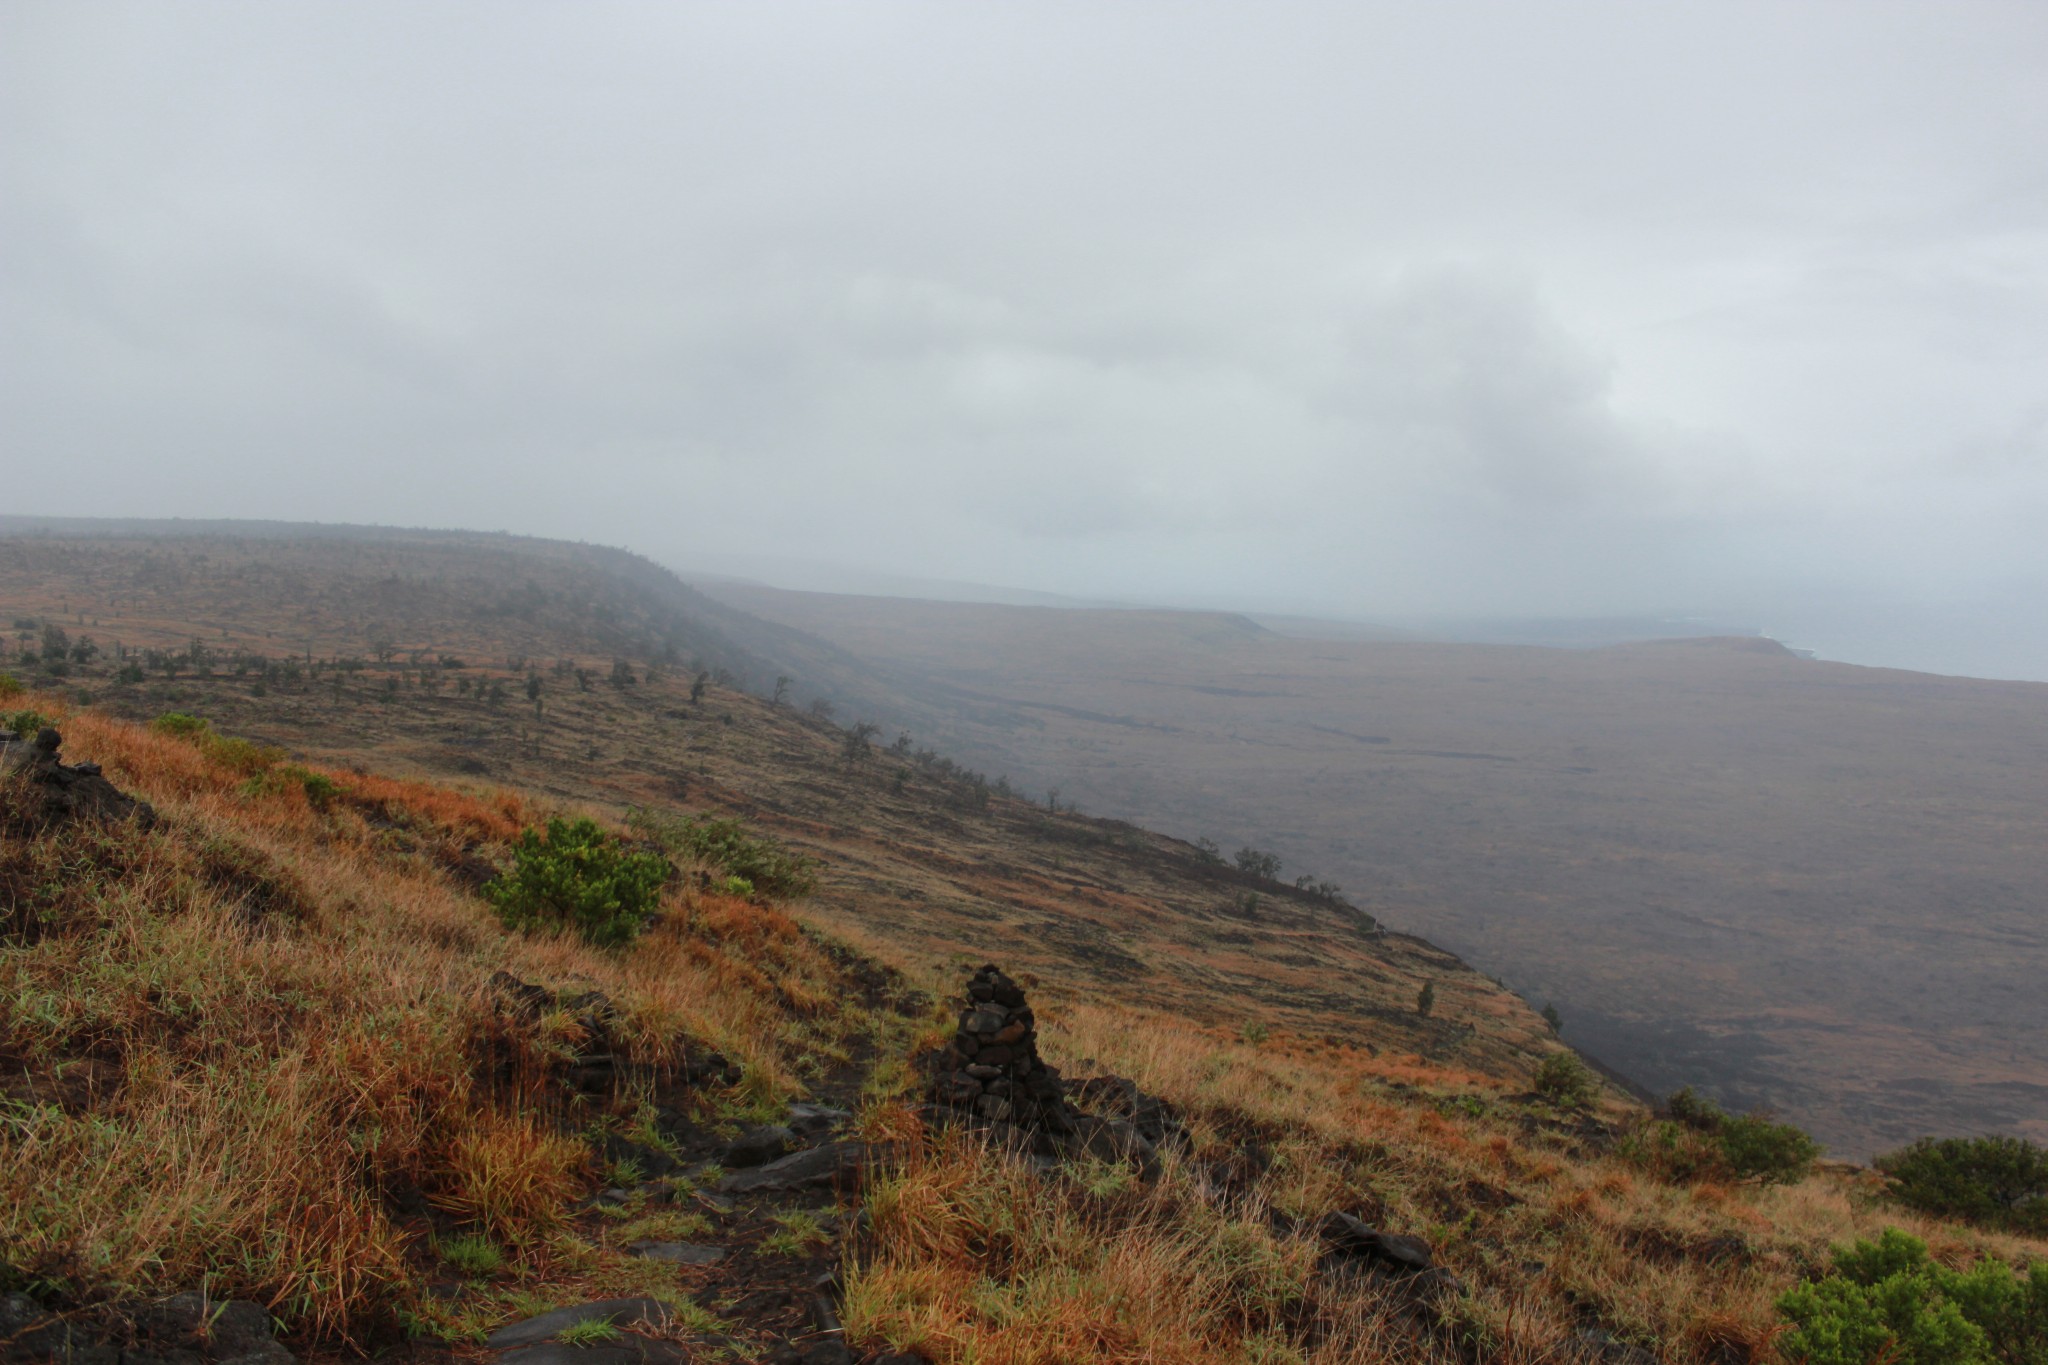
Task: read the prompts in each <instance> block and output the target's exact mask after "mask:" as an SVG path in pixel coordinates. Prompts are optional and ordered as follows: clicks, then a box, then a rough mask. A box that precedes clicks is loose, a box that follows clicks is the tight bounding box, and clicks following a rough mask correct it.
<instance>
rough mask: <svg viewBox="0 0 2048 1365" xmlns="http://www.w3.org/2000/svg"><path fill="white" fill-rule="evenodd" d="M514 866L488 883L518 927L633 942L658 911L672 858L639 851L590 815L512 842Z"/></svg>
mask: <svg viewBox="0 0 2048 1365" xmlns="http://www.w3.org/2000/svg"><path fill="white" fill-rule="evenodd" d="M512 858H513V868H512V871H511V872H509V873H507V874H506V875H505V876H503V877H500V878H499V879H498V880H497V881H495V882H492V883H491V884H490V885H489V886H487V887H485V888H484V895H485V896H486V897H487V898H488V899H489V900H490V902H491V904H492V905H493V906H494V907H495V908H496V909H497V911H498V917H499V918H500V919H502V920H504V922H505V924H506V926H507V927H509V928H512V929H522V930H525V929H573V930H575V931H576V932H577V933H578V934H580V935H581V936H582V937H583V938H584V939H585V940H586V941H587V942H590V943H593V944H596V945H598V946H599V947H613V946H616V945H618V944H622V943H628V942H631V941H632V939H633V938H634V936H635V935H637V934H638V933H639V932H640V929H641V926H642V925H643V924H644V923H645V922H646V918H647V916H648V915H649V914H651V913H652V912H653V910H654V907H655V905H656V903H657V900H658V898H659V896H660V894H661V886H662V883H663V882H665V881H667V880H668V876H669V871H670V869H669V865H668V862H667V860H665V859H663V858H662V857H660V856H659V855H657V854H653V853H635V852H632V851H631V850H628V849H626V848H624V847H622V846H621V845H620V843H619V841H618V840H617V839H614V838H613V837H612V836H611V835H609V834H606V833H605V832H604V831H603V830H601V829H599V828H598V827H597V822H596V821H594V820H589V819H579V820H574V821H570V820H564V819H563V818H562V817H560V816H556V817H555V818H554V819H552V820H550V821H548V826H547V831H546V832H545V833H542V832H541V831H539V830H534V829H529V830H527V831H526V832H525V833H523V834H521V835H520V836H519V838H518V840H517V841H515V842H514V843H513V845H512Z"/></svg>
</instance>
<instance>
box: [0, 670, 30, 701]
mask: <svg viewBox="0 0 2048 1365" xmlns="http://www.w3.org/2000/svg"><path fill="white" fill-rule="evenodd" d="M26 690H27V689H26V688H24V687H23V686H22V685H21V679H19V678H17V677H15V676H14V675H13V674H12V673H0V699H5V698H7V697H18V696H20V695H21V694H22V693H23V692H24V691H26Z"/></svg>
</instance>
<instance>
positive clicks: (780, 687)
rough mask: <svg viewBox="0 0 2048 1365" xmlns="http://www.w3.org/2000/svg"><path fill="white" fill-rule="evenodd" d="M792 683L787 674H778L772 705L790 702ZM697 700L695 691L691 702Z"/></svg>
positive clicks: (771, 699)
mask: <svg viewBox="0 0 2048 1365" xmlns="http://www.w3.org/2000/svg"><path fill="white" fill-rule="evenodd" d="M792 681H794V679H792V678H791V677H790V676H789V674H787V673H778V674H776V675H775V695H774V696H773V697H770V698H769V704H770V705H772V706H780V705H782V703H783V702H785V701H787V700H789V685H790V683H791V682H792ZM696 699H697V694H696V693H695V692H694V691H693V692H692V693H691V694H690V700H692V701H695V700H696Z"/></svg>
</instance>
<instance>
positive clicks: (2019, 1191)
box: [1875, 1137, 2048, 1234]
mask: <svg viewBox="0 0 2048 1365" xmlns="http://www.w3.org/2000/svg"><path fill="white" fill-rule="evenodd" d="M1875 1164H1876V1166H1877V1169H1878V1170H1880V1171H1883V1172H1884V1173H1885V1174H1886V1175H1888V1176H1890V1177H1891V1195H1892V1197H1893V1198H1894V1199H1897V1200H1898V1201H1899V1202H1900V1203H1902V1204H1905V1205H1906V1206H1908V1207H1909V1208H1915V1209H1919V1210H1920V1211H1922V1212H1923V1213H1932V1214H1937V1215H1939V1216H1941V1217H1944V1218H1961V1219H1965V1220H1967V1221H1969V1222H1972V1223H1981V1224H1984V1225H1985V1226H1987V1227H1998V1228H2007V1229H2010V1230H2012V1231H2015V1232H2032V1233H2037V1234H2048V1147H2041V1146H2038V1145H2036V1144H2034V1143H2032V1142H2029V1141H2027V1140H2026V1139H2025V1138H2016V1137H1979V1138H1940V1139H1935V1138H1922V1139H1920V1140H1919V1141H1918V1142H1915V1143H1913V1144H1911V1145H1910V1146H1907V1147H1902V1148H1900V1149H1899V1150H1898V1151H1896V1152H1887V1153H1885V1154H1884V1155H1883V1156H1880V1157H1879V1158H1877V1161H1876V1163H1875Z"/></svg>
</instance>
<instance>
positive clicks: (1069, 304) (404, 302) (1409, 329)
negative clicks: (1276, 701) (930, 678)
mask: <svg viewBox="0 0 2048 1365" xmlns="http://www.w3.org/2000/svg"><path fill="white" fill-rule="evenodd" d="M0 31H4V37H5V41H4V42H0V73H4V75H5V80H4V81H0V132H4V134H5V136H4V137H0V232H4V233H5V239H6V240H7V242H8V244H9V250H8V251H7V252H6V253H5V255H4V257H0V317H4V319H5V321H4V323H0V358H4V361H5V363H4V365H0V414H4V418H5V435H4V436H0V452H4V455H5V459H6V463H7V466H8V468H9V470H10V472H11V473H13V474H14V475H15V477H14V478H13V479H12V480H11V481H10V486H11V496H12V499H13V501H14V504H15V506H16V507H17V509H18V510H21V511H25V512H33V513H43V514H48V515H56V516H95V515H97V516H143V515H148V516H162V515H177V516H185V517H240V518H275V519H282V520H314V519H319V520H328V521H332V520H347V521H355V522H365V523H381V524H433V525H448V526H465V527H480V528H488V527H494V526H495V527H506V528H511V529H515V530H518V531H521V532H525V533H530V534H534V535H540V536H550V537H562V538H568V539H576V540H589V541H593V542H597V543H605V544H619V545H624V546H628V547H630V548H633V549H635V550H637V551H639V552H641V553H644V554H647V555H649V556H651V557H653V558H655V559H657V560H659V561H661V562H663V563H667V564H671V565H676V566H680V567H683V568H685V569H688V568H690V567H692V566H698V567H703V566H713V565H718V564H726V565H741V564H743V565H751V566H754V567H752V568H750V569H749V570H748V572H749V574H750V575H751V576H753V577H757V578H761V579H763V580H764V581H770V582H776V581H781V582H784V583H785V584H787V585H789V586H811V587H816V586H825V585H828V584H829V583H831V582H833V581H835V580H836V581H849V582H852V581H874V580H878V581H888V580H904V581H913V582H941V583H945V582H952V583H969V584H973V583H983V584H993V585H997V586H999V587H1005V588H1011V589H1015V590H1020V591H1024V592H1029V593H1040V594H1050V595H1053V596H1057V597H1071V598H1078V599H1082V600H1111V601H1127V602H1133V603H1144V604H1161V605H1171V606H1184V607H1215V608H1220V609H1226V610H1248V611H1263V612H1276V613H1297V614H1302V615H1310V616H1316V617H1322V618H1331V619H1339V620H1348V621H1365V622H1388V623H1396V624H1398V623H1401V622H1436V623H1443V622H1452V621H1472V620H1496V621H1497V620H1509V619H1512V620H1528V619H1559V618H1566V619H1592V618H1615V617H1663V616H1674V615H1675V616H1686V617H1691V616H1698V617H1705V618H1708V619H1711V620H1714V621H1717V622H1729V623H1735V624H1739V625H1747V626H1753V627H1754V628H1756V629H1759V630H1763V631H1766V632H1768V633H1770V634H1772V635H1773V636H1775V637H1777V638H1782V639H1785V640H1787V641H1788V642H1790V643H1793V644H1795V645H1798V646H1800V647H1802V648H1809V649H1813V650H1815V651H1816V652H1817V653H1819V654H1821V655H1822V656H1824V657H1828V658H1836V659H1843V660H1848V661H1852V662H1859V663H1870V664H1878V665H1886V666H1897V667H1907V668H1917V669H1927V670H1932V671H1939V672H1950V673H1960V674H1969V675H1975V676H1989V677H2005V678H2030V679H2048V625H2044V624H2042V623H2041V622H2040V617H2041V613H2040V612H2039V611H2038V609H2037V606H2036V604H2037V603H2038V602H2039V600H2040V599H2041V597H2042V594H2043V591H2044V589H2048V538H2044V537H2043V536H2042V535H2041V534H2040V529H2039V528H2040V527H2041V526H2042V525H2043V524H2044V523H2048V404H2044V401H2043V399H2042V397H2041V392H2040V386H2039V374H2040V372H2041V361H2042V357H2043V356H2044V355H2048V181H2044V180H2043V178H2042V176H2041V174H2040V172H2039V169H2038V166H2037V164H2036V163H2037V156H2036V153H2037V150H2038V148H2039V147H2040V146H2042V145H2044V142H2048V95H2044V94H2043V91H2044V90H2048V83H2043V82H2042V81H2040V79H2039V74H2040V72H2039V61H2038V54H2039V53H2040V52H2041V51H2043V50H2044V41H2043V40H2044V39H2048V12H2044V11H2042V10H2040V9H2039V8H2038V7H2033V6H2026V5H2018V4H1985V5H1978V6H1971V7H1967V8H1958V7H1949V6H1934V5H1910V4H1907V5H1896V6H1886V7H1875V8H1873V7H1860V8H1856V9H1850V8H1847V7H1829V6H1814V7H1802V8H1797V9H1794V8H1788V7H1783V6H1770V5H1760V4H1758V5H1715V6H1704V5H1695V6H1679V7H1660V8H1658V9H1657V10H1655V11H1646V10H1643V9H1641V8H1640V7H1636V6H1628V5H1621V4H1604V3H1585V4H1573V5H1568V6H1551V7H1544V8H1543V9H1542V10H1540V11H1537V10H1530V9H1527V8H1525V7H1515V6H1505V5H1481V6H1476V7H1473V8H1471V9H1467V10H1460V11H1455V12H1452V11H1432V12H1417V11H1408V10H1392V11H1377V12H1349V11H1333V10H1328V9H1325V8H1322V7H1317V6H1281V7H1277V8H1273V7H1269V8H1266V9H1262V10H1261V11H1260V12H1259V13H1258V14H1257V15H1256V16H1252V15H1249V14H1247V13H1244V12H1241V11H1237V10H1234V9H1231V8H1228V7H1195V8H1193V9H1186V10H1182V11H1179V12H1178V13H1177V14H1176V16H1175V18H1174V20H1173V21H1172V22H1170V23H1169V22H1164V21H1162V20H1160V19H1159V18H1158V17H1157V16H1155V15H1153V14H1151V13H1149V12H1146V11H1142V10H1135V9H1133V10H1086V11H1083V10H1078V9H1060V8H1049V9H1034V10H1029V11H1021V10H1020V11H988V10H961V9H958V8H952V7H942V6H930V5H903V6H893V7H886V8H879V9H865V10H862V11H858V12H856V11H850V10H844V9H837V8H832V7H805V6H797V7H789V8H780V9H777V10H775V11H773V12H769V11H761V10H722V9H709V8H704V9H684V10H674V11H666V12H661V13H657V14H650V13H648V12H646V11H640V10H627V9H619V8H607V7H602V6H598V7H584V8H580V9H579V10H577V11H576V12H575V17H574V19H573V20H571V19H568V18H566V17H565V16H564V14H563V13H562V12H560V11H551V10H546V9H540V8H525V7H516V6H514V7H503V8H501V9H499V10H497V11H495V12H494V22H493V24H492V25H490V26H488V27H485V28H481V29H479V28H478V27H477V26H476V25H473V24H470V23H467V22H463V21H462V20H461V19H460V18H459V17H457V16H455V15H453V14H437V13H433V12H428V11H420V10H417V9H414V8H409V7H401V6H388V5H387V6H378V5H365V6H355V7H351V8H350V9H349V10H347V11H346V12H343V11H338V10H336V11H302V10H278V9H275V8H272V7H263V6H234V5H229V6H223V7H217V8H211V9H205V10H191V11H181V12H179V13H177V14H175V15H173V14H171V13H169V12H167V11H163V10H160V9H153V8H150V7H147V6H107V7H94V8H91V9H80V8H76V7H56V6H51V7H34V6H22V7H17V8H14V9H11V10H9V11H8V13H7V14H6V15H5V16H4V17H0ZM36 471H41V472H43V473H44V474H45V475H48V474H50V473H51V472H53V471H61V472H62V473H61V474H59V475H58V476H56V477H34V473H35V472H36ZM67 476H68V477H67ZM778 566H779V567H778ZM820 566H822V567H820ZM778 575H779V578H778Z"/></svg>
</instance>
